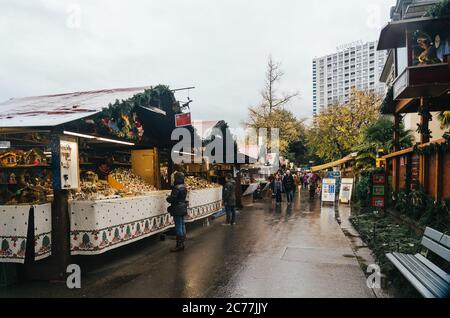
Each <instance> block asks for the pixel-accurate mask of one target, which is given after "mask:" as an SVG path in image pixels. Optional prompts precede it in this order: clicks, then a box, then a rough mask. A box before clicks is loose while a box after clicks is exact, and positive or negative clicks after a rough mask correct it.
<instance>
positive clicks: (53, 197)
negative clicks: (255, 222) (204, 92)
mask: <svg viewBox="0 0 450 318" xmlns="http://www.w3.org/2000/svg"><path fill="white" fill-rule="evenodd" d="M167 105H169V106H167ZM181 112H182V111H181V107H180V105H179V103H178V102H177V101H176V100H175V98H174V95H173V93H172V92H171V91H170V90H169V89H168V88H167V87H165V86H161V85H160V86H157V87H155V88H152V87H141V88H124V89H114V90H101V91H90V92H79V93H70V94H59V95H49V96H38V97H29V98H20V99H11V100H9V101H6V102H4V103H1V104H0V136H1V141H0V147H1V148H2V151H0V163H1V165H0V169H1V170H0V171H1V178H2V182H1V186H2V188H1V194H0V200H1V202H0V204H1V206H0V212H2V213H1V214H0V219H1V225H2V228H1V231H0V239H1V245H0V247H1V250H0V262H16V263H24V262H25V260H26V259H31V258H33V259H34V260H40V259H43V258H45V257H48V256H50V255H52V254H56V255H55V257H57V258H58V259H60V258H61V257H60V256H61V255H65V256H67V255H70V254H71V255H96V254H101V253H104V252H106V251H109V250H111V249H114V248H117V247H120V246H123V245H126V244H129V243H131V242H134V241H137V240H140V239H142V238H145V237H148V236H150V235H154V234H156V233H160V232H162V231H166V230H168V229H170V228H172V227H173V226H174V224H173V220H172V217H171V216H170V215H169V214H168V213H167V206H168V203H167V202H166V197H167V196H168V194H169V190H168V186H169V185H170V181H169V182H168V184H166V185H165V186H164V187H163V186H162V182H161V174H160V168H161V162H160V158H159V153H160V149H165V152H166V153H167V152H168V151H167V150H168V149H170V147H171V145H172V141H171V140H170V135H171V131H172V129H173V128H174V126H175V125H174V120H173V118H174V115H175V114H177V113H181ZM169 151H170V150H169ZM169 160H170V159H169ZM166 166H167V165H166ZM165 173H166V174H168V171H165ZM186 181H187V185H188V188H189V193H188V199H189V208H188V217H187V219H188V221H190V222H193V221H196V220H199V219H202V218H204V217H206V216H209V215H211V214H213V213H214V212H216V211H217V210H219V209H220V208H221V199H222V198H221V195H222V191H221V187H220V186H218V185H216V184H212V183H210V182H208V181H207V180H204V179H200V178H194V177H189V176H188V178H187V180H186ZM30 233H31V235H30ZM28 246H34V255H29V254H30V253H29V251H30V248H29V247H28ZM52 249H53V251H52ZM52 252H53V253H52ZM69 253H70V254H69ZM31 254H32V253H31ZM58 255H59V256H58ZM62 258H64V257H62Z"/></svg>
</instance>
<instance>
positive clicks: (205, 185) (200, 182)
mask: <svg viewBox="0 0 450 318" xmlns="http://www.w3.org/2000/svg"><path fill="white" fill-rule="evenodd" d="M184 182H185V184H186V187H187V189H188V190H189V191H191V190H198V189H210V188H217V187H219V185H218V184H216V183H211V182H209V181H208V180H205V179H201V178H198V177H193V176H188V177H186V178H185V181H184Z"/></svg>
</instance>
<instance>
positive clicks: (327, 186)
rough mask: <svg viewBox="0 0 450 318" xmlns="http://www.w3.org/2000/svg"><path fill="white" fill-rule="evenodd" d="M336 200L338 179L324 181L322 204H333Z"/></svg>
mask: <svg viewBox="0 0 450 318" xmlns="http://www.w3.org/2000/svg"><path fill="white" fill-rule="evenodd" d="M335 200H336V179H329V178H328V179H323V181H322V202H332V203H334V202H335Z"/></svg>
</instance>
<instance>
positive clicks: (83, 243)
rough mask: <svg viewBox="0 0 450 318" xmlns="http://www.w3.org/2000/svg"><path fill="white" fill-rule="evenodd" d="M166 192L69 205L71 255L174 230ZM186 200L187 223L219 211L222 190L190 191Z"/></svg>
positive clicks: (103, 250)
mask: <svg viewBox="0 0 450 318" xmlns="http://www.w3.org/2000/svg"><path fill="white" fill-rule="evenodd" d="M169 193H170V192H169V191H158V192H155V193H153V194H149V195H147V196H139V197H128V198H120V199H111V200H99V201H72V202H70V203H69V211H70V219H71V220H70V229H71V233H70V244H71V254H72V255H96V254H101V253H104V252H106V251H109V250H111V249H114V248H117V247H119V246H123V245H126V244H128V243H131V242H135V241H138V240H140V239H143V238H145V237H148V236H151V235H154V234H157V233H160V232H162V231H165V230H167V229H169V228H172V227H174V222H173V219H172V217H171V216H170V215H169V214H168V213H167V207H168V206H169V204H168V203H167V202H166V198H167V196H168V195H169ZM188 200H189V208H188V215H187V216H186V222H193V221H195V220H199V219H202V218H205V217H207V216H210V215H212V214H214V213H216V212H217V211H218V210H220V208H221V201H222V188H213V189H202V190H195V191H190V192H189V194H188Z"/></svg>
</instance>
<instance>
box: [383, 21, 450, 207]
mask: <svg viewBox="0 0 450 318" xmlns="http://www.w3.org/2000/svg"><path fill="white" fill-rule="evenodd" d="M378 50H390V51H391V53H390V57H391V60H392V63H393V67H392V74H393V75H392V77H393V82H392V85H391V88H390V89H389V91H388V93H387V95H386V97H385V100H384V102H383V106H382V112H383V113H384V114H390V115H392V116H394V136H393V140H394V153H392V154H389V155H387V156H385V157H384V158H385V159H386V160H387V170H388V172H387V173H388V176H390V178H389V179H391V180H392V181H391V190H392V191H394V192H397V191H399V190H400V189H404V188H405V187H408V186H409V183H410V180H411V179H412V180H413V181H414V180H417V181H418V182H419V183H420V185H421V186H422V187H423V188H424V189H426V191H427V192H428V193H429V194H431V195H433V196H434V197H435V198H436V199H441V198H446V197H449V196H450V193H449V192H448V191H449V190H448V187H449V186H450V177H449V170H450V162H449V156H450V155H449V154H448V147H445V145H446V144H448V140H446V139H440V138H441V136H431V131H430V129H429V123H430V121H431V120H432V115H431V112H442V111H449V110H450V68H449V67H450V17H449V16H444V17H422V18H414V19H405V20H400V21H393V22H390V23H389V24H388V25H386V26H385V27H384V28H383V29H382V31H381V35H380V39H379V43H378ZM408 113H417V114H419V116H420V123H418V124H417V126H418V128H417V132H418V133H419V134H420V142H419V146H418V147H415V148H410V149H403V150H402V149H400V146H399V138H400V137H399V131H400V123H401V121H402V116H403V115H405V114H408ZM433 137H435V138H437V139H434V140H431V139H432V138H433ZM421 149H426V151H421ZM446 149H447V150H446Z"/></svg>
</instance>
